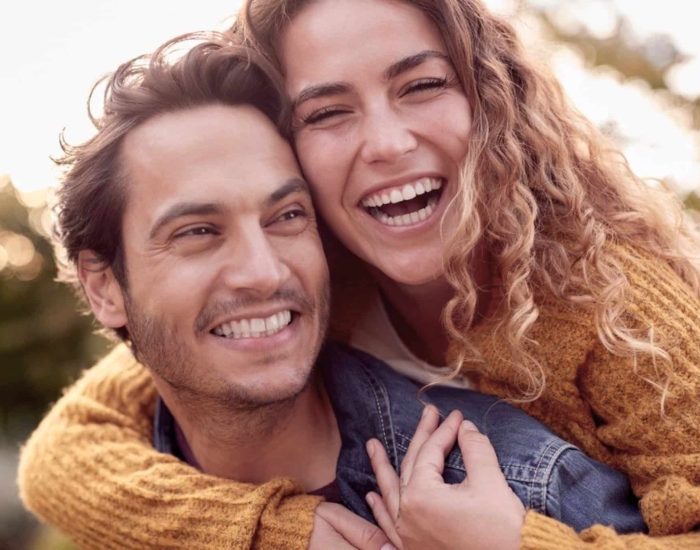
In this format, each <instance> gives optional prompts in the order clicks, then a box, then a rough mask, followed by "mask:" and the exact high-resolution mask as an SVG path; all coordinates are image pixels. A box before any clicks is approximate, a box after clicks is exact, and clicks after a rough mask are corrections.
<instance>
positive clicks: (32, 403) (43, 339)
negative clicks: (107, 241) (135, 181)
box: [0, 183, 106, 441]
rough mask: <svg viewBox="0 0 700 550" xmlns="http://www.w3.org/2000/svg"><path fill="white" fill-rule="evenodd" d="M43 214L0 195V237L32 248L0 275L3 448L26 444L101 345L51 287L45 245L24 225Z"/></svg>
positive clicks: (8, 192)
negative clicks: (19, 238) (20, 442)
mask: <svg viewBox="0 0 700 550" xmlns="http://www.w3.org/2000/svg"><path fill="white" fill-rule="evenodd" d="M45 208H46V207H45V206H41V207H38V208H36V209H32V208H28V207H26V206H24V205H23V204H22V202H20V200H19V195H18V193H17V192H16V191H15V189H14V188H13V186H12V184H11V183H8V184H6V185H5V186H4V187H3V188H2V189H1V190H0V232H2V233H3V234H4V236H5V237H6V240H7V238H8V236H9V237H12V236H13V235H21V236H24V237H26V238H27V239H28V240H29V242H30V243H31V245H32V246H33V257H32V259H31V261H29V262H27V263H26V265H24V266H19V267H18V266H13V265H12V263H11V262H8V263H6V265H5V267H4V269H2V270H0V365H2V367H1V370H0V390H1V391H0V394H1V396H2V398H1V399H0V436H1V437H4V438H5V439H6V440H9V441H13V440H17V439H18V438H21V437H24V436H26V435H27V434H28V433H29V431H30V430H31V428H32V427H33V426H35V425H36V423H37V422H38V420H39V418H40V416H41V414H42V413H43V411H44V410H45V409H46V408H47V404H48V403H49V402H51V401H53V400H55V399H56V398H57V397H58V395H59V394H60V390H61V388H62V387H64V386H65V385H66V384H67V383H68V382H70V381H71V380H73V379H75V378H76V375H77V373H78V372H79V371H80V369H82V368H85V367H87V366H89V365H90V364H91V363H92V362H93V361H94V359H95V358H96V357H98V356H99V355H100V354H101V353H102V351H103V350H104V349H105V344H106V343H105V341H104V340H103V339H102V338H101V337H97V336H93V335H92V331H93V330H92V329H93V325H92V321H91V319H90V318H89V317H87V316H84V315H81V314H80V313H79V312H78V310H77V307H76V299H75V296H74V294H73V293H72V292H71V290H70V289H69V288H68V287H67V286H66V285H64V284H59V283H57V282H56V281H55V280H54V279H55V278H56V267H55V263H54V260H53V252H52V247H51V244H50V243H49V242H48V240H47V238H46V236H45V235H42V234H41V233H40V229H39V228H38V227H37V225H38V224H37V223H34V224H32V223H31V219H32V218H33V219H41V214H42V213H43V210H45ZM37 214H38V215H37ZM21 242H22V241H20V243H21ZM24 242H26V241H24ZM0 246H2V244H1V242H0ZM29 252H31V248H30V249H29ZM6 254H7V252H5V255H6Z"/></svg>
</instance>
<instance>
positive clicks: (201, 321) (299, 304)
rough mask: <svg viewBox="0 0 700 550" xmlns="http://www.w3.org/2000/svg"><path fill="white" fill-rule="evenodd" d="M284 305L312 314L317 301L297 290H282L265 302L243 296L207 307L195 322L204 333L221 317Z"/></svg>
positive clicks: (196, 328)
mask: <svg viewBox="0 0 700 550" xmlns="http://www.w3.org/2000/svg"><path fill="white" fill-rule="evenodd" d="M274 304H284V305H285V306H288V307H290V308H291V309H294V310H296V311H298V312H299V313H310V312H312V311H314V309H315V308H316V301H315V300H314V299H313V298H311V297H310V296H309V295H308V294H306V293H305V292H301V291H298V290H295V289H280V290H278V291H277V292H275V293H274V294H273V295H272V296H270V297H269V298H265V299H263V300H261V299H259V298H253V297H248V296H241V297H237V298H231V299H228V300H223V301H219V302H216V303H214V304H211V305H210V306H207V307H206V308H205V309H204V310H202V312H201V313H200V314H199V315H198V316H197V319H196V320H195V330H196V331H197V332H203V331H205V330H206V329H207V327H208V326H209V325H211V323H212V322H214V320H216V319H217V318H219V317H233V316H235V315H236V314H237V313H238V312H239V311H240V310H241V309H245V308H250V307H254V306H260V305H265V306H270V305H274Z"/></svg>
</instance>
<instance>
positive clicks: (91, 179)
mask: <svg viewBox="0 0 700 550" xmlns="http://www.w3.org/2000/svg"><path fill="white" fill-rule="evenodd" d="M234 40H235V38H234V37H233V36H232V35H222V34H219V33H194V34H188V35H183V36H180V37H178V38H175V39H173V40H171V41H169V42H167V43H166V44H164V45H163V46H161V47H160V48H158V50H156V51H155V52H154V53H153V54H152V55H145V56H140V57H137V58H135V59H132V60H131V61H129V62H127V63H124V64H123V65H121V66H120V67H119V68H118V69H117V71H116V72H114V73H113V74H111V75H110V76H108V77H106V78H105V79H102V80H101V81H100V82H98V83H97V84H96V85H95V87H94V88H93V90H92V92H91V94H90V100H88V110H89V114H90V118H91V120H92V122H93V124H94V125H95V127H96V128H97V134H96V135H95V136H94V137H93V138H91V139H90V140H88V141H86V142H85V143H83V144H80V145H77V146H71V145H69V144H68V143H66V141H65V139H63V137H61V147H62V149H63V153H64V154H63V156H62V157H61V158H59V159H57V160H56V163H57V164H59V165H61V166H63V167H65V168H66V171H65V174H64V176H63V179H62V182H61V185H60V187H59V190H58V204H57V207H56V210H57V224H56V227H55V231H54V233H55V241H56V245H57V251H58V253H57V256H58V257H59V258H58V264H59V279H61V280H62V281H65V282H67V283H69V284H71V285H72V286H74V287H75V288H76V289H77V290H78V292H79V293H81V295H83V297H84V293H83V290H82V287H81V285H80V283H79V281H78V278H77V270H76V266H77V260H78V254H79V252H80V251H81V250H92V251H93V252H94V253H95V255H96V262H95V266H94V268H95V269H97V270H99V269H106V268H111V269H112V271H113V273H114V275H115V277H116V279H117V281H118V282H119V284H120V285H121V287H122V288H123V289H125V290H126V289H127V288H128V286H127V270H126V264H125V257H124V249H123V245H122V220H123V214H124V208H125V205H126V186H125V174H124V170H123V168H122V166H121V162H120V161H121V159H120V156H121V148H122V143H123V141H124V138H125V136H126V135H127V134H128V133H129V132H130V131H131V130H133V129H134V128H135V127H136V126H138V125H139V124H141V123H143V122H145V121H146V120H148V119H150V118H152V117H154V116H156V115H159V114H162V113H167V112H173V111H178V110H181V109H188V108H192V107H197V106H202V105H208V104H223V105H251V106H253V107H255V108H257V109H258V110H259V111H261V112H262V113H263V114H265V115H266V116H267V117H268V118H269V119H270V120H271V121H272V122H273V123H274V124H275V125H276V126H277V128H278V129H279V130H280V132H281V133H282V134H283V135H285V137H287V136H286V130H285V128H286V127H287V126H288V116H289V109H288V106H287V103H286V99H285V95H284V91H283V87H282V84H281V78H280V77H279V75H278V74H277V73H276V71H275V70H274V69H273V68H271V66H269V65H268V64H267V63H266V62H265V61H264V60H263V59H262V58H260V57H259V56H257V55H256V54H255V53H254V52H252V51H250V50H248V49H246V48H243V47H241V46H240V45H238V44H235V43H234ZM195 41H196V42H195ZM193 43H194V44H195V45H193ZM183 48H186V50H185V51H186V53H184V55H183V54H182V51H181V50H182V49H183ZM105 82H106V89H105V90H104V98H103V108H102V114H101V115H100V116H99V117H97V116H94V114H93V112H92V110H91V109H90V105H91V103H92V101H91V100H92V98H93V96H94V94H95V91H96V90H98V89H100V88H101V85H102V84H103V83H105ZM116 333H117V335H118V336H119V337H120V338H121V339H123V340H128V332H127V330H126V328H125V327H123V328H121V329H117V330H116Z"/></svg>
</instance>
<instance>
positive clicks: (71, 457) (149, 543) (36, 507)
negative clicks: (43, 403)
mask: <svg viewBox="0 0 700 550" xmlns="http://www.w3.org/2000/svg"><path fill="white" fill-rule="evenodd" d="M154 400H155V389H154V387H153V384H152V382H151V379H150V376H149V374H148V372H147V371H146V369H145V368H144V367H142V366H141V365H139V364H138V363H137V362H136V361H135V360H134V359H133V356H132V355H131V352H130V351H129V350H128V349H127V348H126V347H125V346H123V345H121V346H118V347H117V348H115V349H114V350H113V351H112V352H111V353H110V354H109V355H108V356H107V357H106V358H105V359H103V360H102V361H101V362H100V363H99V364H98V365H97V366H95V367H93V368H92V369H90V370H89V371H87V372H86V373H85V374H84V375H83V377H82V378H81V379H80V380H79V381H78V382H77V383H76V384H75V385H74V386H73V387H71V388H69V389H68V390H67V391H66V393H65V394H64V396H63V397H62V398H61V399H60V400H59V401H58V403H56V405H55V406H54V407H53V409H52V410H51V411H50V412H49V413H48V415H47V416H46V417H45V418H44V420H43V421H42V422H41V424H40V425H39V427H38V428H37V429H36V430H35V432H34V433H33V434H32V436H31V437H30V439H29V440H28V441H27V443H26V444H25V446H24V448H23V449H22V452H21V457H20V465H19V478H18V484H19V489H20V496H21V498H22V500H23V502H24V504H25V506H26V507H27V508H28V509H29V510H30V511H32V512H33V513H35V514H36V515H37V516H38V517H39V518H40V519H42V520H43V521H45V522H47V523H49V524H51V525H53V526H55V527H57V528H58V529H60V530H61V531H63V532H65V533H66V534H67V535H68V536H70V537H71V538H72V539H73V540H74V541H75V542H76V543H77V544H78V545H79V546H80V547H81V548H134V549H136V548H165V547H167V548H188V549H190V548H191V549H196V548H202V549H204V548H207V549H208V548H251V547H252V548H282V547H284V548H292V549H293V548H299V549H301V548H306V547H307V546H308V541H309V539H310V536H311V530H312V528H313V516H314V511H315V508H316V505H317V504H318V502H319V500H320V499H319V498H317V497H312V496H308V495H304V494H301V490H300V488H299V487H298V486H297V485H296V484H294V483H293V482H292V481H291V480H288V479H275V480H272V481H269V482H267V483H265V484H263V485H259V486H256V485H249V484H243V483H236V482H234V481H230V480H225V479H221V478H218V477H214V476H209V475H206V474H202V473H201V472H199V471H197V470H195V469H194V468H192V467H190V466H188V465H186V464H184V463H183V462H181V461H179V460H177V459H176V458H174V457H171V456H169V455H166V454H162V453H159V452H157V451H156V450H155V449H154V448H153V446H152V444H151V434H152V417H153V406H154Z"/></svg>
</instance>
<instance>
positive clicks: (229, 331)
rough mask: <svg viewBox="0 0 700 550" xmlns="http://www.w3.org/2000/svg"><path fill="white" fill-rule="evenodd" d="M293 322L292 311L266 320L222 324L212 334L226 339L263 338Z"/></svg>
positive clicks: (240, 320)
mask: <svg viewBox="0 0 700 550" xmlns="http://www.w3.org/2000/svg"><path fill="white" fill-rule="evenodd" d="M291 322H292V312H291V311H290V310H288V309H287V310H284V311H280V312H279V313H275V314H273V315H270V316H269V317H266V318H264V319H260V318H256V319H239V320H237V321H231V322H229V323H222V324H220V325H219V326H218V327H216V328H215V329H214V330H213V331H212V332H213V333H214V334H216V335H217V336H223V337H224V338H233V339H234V340H235V339H237V338H261V337H263V336H272V335H274V334H277V333H278V332H280V331H281V330H282V329H284V328H285V327H287V326H288V325H289V323H291Z"/></svg>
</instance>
